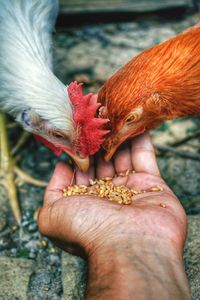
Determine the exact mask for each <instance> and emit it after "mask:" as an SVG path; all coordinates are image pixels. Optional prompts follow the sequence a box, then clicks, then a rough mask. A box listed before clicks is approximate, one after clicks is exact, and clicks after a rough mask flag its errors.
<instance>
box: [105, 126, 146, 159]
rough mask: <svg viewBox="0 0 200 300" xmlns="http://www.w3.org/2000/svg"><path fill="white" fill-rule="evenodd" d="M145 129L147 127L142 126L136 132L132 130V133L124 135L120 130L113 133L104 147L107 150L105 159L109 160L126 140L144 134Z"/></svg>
mask: <svg viewBox="0 0 200 300" xmlns="http://www.w3.org/2000/svg"><path fill="white" fill-rule="evenodd" d="M145 130H146V129H145V127H144V126H142V127H140V128H139V129H138V130H137V131H136V132H134V134H133V132H131V134H130V133H127V134H124V133H123V135H120V132H118V133H117V134H113V135H111V136H110V137H108V138H107V139H106V141H105V143H104V145H103V147H104V149H105V150H106V154H105V156H104V158H105V160H106V161H109V160H110V159H111V158H112V157H113V155H114V154H115V152H116V151H117V149H118V148H119V146H120V145H121V144H122V143H123V142H124V141H126V140H127V139H130V138H133V137H135V136H137V135H140V134H142V133H143V132H144V131H145Z"/></svg>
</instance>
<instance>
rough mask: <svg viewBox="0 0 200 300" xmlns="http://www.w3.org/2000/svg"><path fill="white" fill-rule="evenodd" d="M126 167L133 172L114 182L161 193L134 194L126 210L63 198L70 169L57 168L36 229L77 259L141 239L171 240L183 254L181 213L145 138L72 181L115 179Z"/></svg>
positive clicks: (86, 199)
mask: <svg viewBox="0 0 200 300" xmlns="http://www.w3.org/2000/svg"><path fill="white" fill-rule="evenodd" d="M127 169H130V170H135V173H130V174H129V175H128V177H122V176H118V177H115V179H114V180H113V181H114V184H116V185H118V184H119V185H121V184H124V185H126V186H128V187H129V188H139V189H148V188H151V187H153V186H156V185H159V186H161V187H162V188H163V191H160V192H146V193H144V194H139V195H136V196H134V198H133V202H132V204H131V205H127V206H126V205H124V206H121V205H119V204H117V203H114V202H110V201H108V200H107V199H102V198H98V197H92V196H71V197H63V192H62V189H63V188H65V187H66V186H67V185H69V184H71V183H72V181H73V170H72V169H71V167H70V166H68V165H65V164H63V163H61V164H58V165H57V167H56V170H55V172H54V174H53V176H52V179H51V181H50V183H49V185H48V187H47V190H46V193H45V201H44V207H43V208H42V210H41V213H40V215H39V228H40V231H41V232H42V233H43V234H45V235H47V236H48V237H50V238H51V239H52V240H53V241H55V242H56V243H57V244H58V245H59V246H60V247H61V248H63V249H64V250H66V251H69V252H72V253H75V254H79V255H80V254H81V255H84V254H86V255H90V253H91V252H93V251H96V249H98V248H102V247H105V246H106V245H107V246H109V245H112V244H114V243H115V242H117V241H119V240H120V241H122V240H124V239H126V240H127V241H132V243H134V241H137V240H138V238H139V237H140V236H141V235H142V236H143V237H144V236H145V238H146V239H150V240H152V241H154V240H156V241H157V240H159V241H160V242H161V243H165V242H166V241H169V240H170V241H171V242H172V243H174V247H175V248H176V249H178V251H180V253H179V254H181V252H182V250H183V246H184V241H185V236H186V229H187V225H186V216H185V212H184V210H183V208H182V206H181V204H180V202H179V200H178V199H177V197H176V196H175V195H174V193H173V192H172V191H171V189H170V188H169V187H168V186H167V184H166V183H165V182H164V180H163V179H162V178H161V177H160V173H159V169H158V166H157V163H156V158H155V153H154V149H153V146H152V144H151V141H150V138H149V136H148V134H144V135H142V136H140V137H137V138H135V139H134V141H133V142H132V144H131V146H129V147H128V146H127V147H126V148H124V149H121V150H120V151H119V152H118V153H117V154H116V156H115V159H114V162H113V163H112V162H109V163H106V162H105V161H104V160H103V159H102V158H99V160H98V162H97V166H96V167H94V166H92V167H91V168H90V169H89V171H88V172H87V173H81V172H80V171H77V172H76V175H75V178H74V182H73V183H76V184H88V183H89V181H88V180H89V178H103V177H107V176H114V175H115V174H116V173H117V174H120V173H121V172H124V171H126V170H127Z"/></svg>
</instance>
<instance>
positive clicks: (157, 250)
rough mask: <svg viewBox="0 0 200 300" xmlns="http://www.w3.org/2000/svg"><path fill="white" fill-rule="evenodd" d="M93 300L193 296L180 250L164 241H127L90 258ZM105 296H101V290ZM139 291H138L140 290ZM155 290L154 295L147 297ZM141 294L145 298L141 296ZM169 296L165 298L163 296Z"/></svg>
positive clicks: (90, 287) (88, 297) (96, 253)
mask: <svg viewBox="0 0 200 300" xmlns="http://www.w3.org/2000/svg"><path fill="white" fill-rule="evenodd" d="M87 290H88V293H87V300H89V299H94V298H95V297H96V298H95V299H102V298H101V297H103V299H110V297H114V299H133V295H135V299H138V300H139V299H161V298H162V294H165V295H167V294H169V295H168V297H167V296H166V299H171V300H172V299H176V300H178V299H181V300H182V299H190V296H189V287H188V282H187V278H186V276H185V271H184V267H183V260H182V255H181V254H180V251H176V250H175V248H174V247H172V245H170V244H169V243H166V242H165V241H164V240H162V241H160V240H153V239H152V240H150V239H144V238H143V239H140V240H138V239H137V240H136V239H135V240H132V241H130V239H129V240H127V241H126V242H125V241H120V240H118V243H117V244H115V245H112V246H111V247H110V246H108V247H107V246H106V245H105V247H104V249H99V251H96V252H93V253H92V254H91V256H90V257H89V284H88V289H87ZM102 291H103V293H104V294H103V296H102V295H101V296H100V298H98V293H101V292H102ZM137 291H138V293H137ZM148 293H152V297H148V296H147V297H145V295H148ZM140 297H141V298H140ZM162 299H165V298H162Z"/></svg>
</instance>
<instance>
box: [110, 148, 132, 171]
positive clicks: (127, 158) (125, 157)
mask: <svg viewBox="0 0 200 300" xmlns="http://www.w3.org/2000/svg"><path fill="white" fill-rule="evenodd" d="M114 164H115V170H116V172H117V173H118V174H120V173H125V172H126V171H127V170H132V169H133V166H132V160H131V151H130V147H129V144H127V145H126V147H123V148H121V149H120V150H119V151H118V152H117V154H116V155H115V161H114Z"/></svg>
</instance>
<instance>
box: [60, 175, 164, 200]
mask: <svg viewBox="0 0 200 300" xmlns="http://www.w3.org/2000/svg"><path fill="white" fill-rule="evenodd" d="M125 176H128V175H127V173H125ZM112 180H113V178H112V177H105V178H102V179H95V180H92V179H90V180H89V183H90V184H89V186H86V185H71V186H68V187H67V188H65V189H63V196H65V197H67V196H75V195H90V196H97V197H101V198H106V199H108V200H110V201H115V202H117V203H119V204H124V205H130V204H131V203H132V198H133V196H135V195H138V194H142V193H146V192H160V191H163V188H162V187H160V186H154V187H151V188H149V189H148V190H140V189H129V188H128V187H127V186H125V185H120V186H116V185H114V184H113V182H112Z"/></svg>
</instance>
